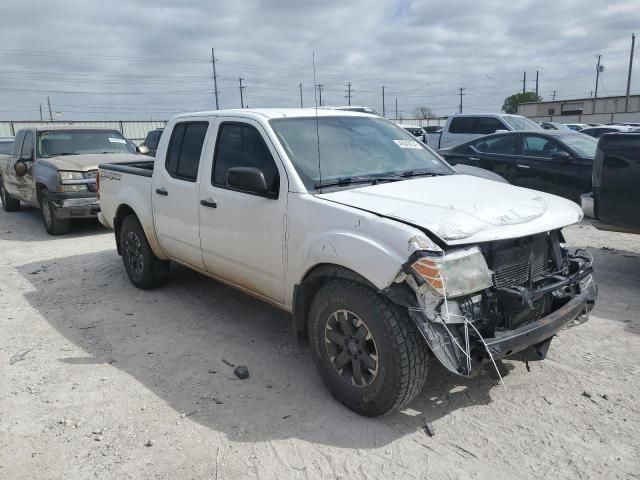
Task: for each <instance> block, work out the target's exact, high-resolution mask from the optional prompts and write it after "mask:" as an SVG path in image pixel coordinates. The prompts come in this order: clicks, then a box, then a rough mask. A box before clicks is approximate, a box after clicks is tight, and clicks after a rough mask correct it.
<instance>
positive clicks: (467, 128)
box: [449, 117, 477, 133]
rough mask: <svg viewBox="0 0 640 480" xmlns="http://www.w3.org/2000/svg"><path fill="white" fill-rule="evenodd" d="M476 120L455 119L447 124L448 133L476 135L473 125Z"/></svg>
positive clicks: (471, 118)
mask: <svg viewBox="0 0 640 480" xmlns="http://www.w3.org/2000/svg"><path fill="white" fill-rule="evenodd" d="M476 120H477V118H475V117H455V118H453V119H452V120H451V123H450V124H449V132H450V133H476V129H475V125H476Z"/></svg>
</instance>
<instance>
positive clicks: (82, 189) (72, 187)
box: [60, 183, 88, 192]
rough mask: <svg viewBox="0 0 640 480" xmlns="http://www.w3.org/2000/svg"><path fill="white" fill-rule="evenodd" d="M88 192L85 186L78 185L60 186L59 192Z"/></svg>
mask: <svg viewBox="0 0 640 480" xmlns="http://www.w3.org/2000/svg"><path fill="white" fill-rule="evenodd" d="M87 190H88V188H87V186H86V185H85V184H82V183H81V184H79V185H60V191H61V192H86V191H87Z"/></svg>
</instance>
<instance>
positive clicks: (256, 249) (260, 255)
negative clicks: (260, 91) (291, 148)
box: [200, 118, 288, 304]
mask: <svg viewBox="0 0 640 480" xmlns="http://www.w3.org/2000/svg"><path fill="white" fill-rule="evenodd" d="M217 131H218V133H217V138H216V148H215V153H214V155H213V156H212V157H210V158H208V159H207V162H206V163H207V168H206V169H205V170H204V175H203V176H202V180H201V187H200V189H201V191H200V195H201V196H200V198H201V206H200V239H201V241H202V254H203V257H204V262H205V267H206V269H207V271H208V272H210V273H211V274H212V275H215V276H216V277H218V278H220V279H222V280H226V281H228V282H231V283H233V284H234V285H237V286H239V287H242V288H245V289H247V290H249V291H251V292H254V293H257V294H259V295H261V296H263V297H266V298H268V299H270V300H272V301H273V302H276V303H279V304H282V303H284V292H285V288H284V283H285V282H284V272H285V250H284V241H285V231H286V212H287V191H288V182H287V176H286V173H285V170H284V167H283V166H282V164H281V162H280V158H279V157H278V154H277V152H276V150H275V148H274V146H273V144H272V143H271V140H270V139H269V138H268V136H267V135H266V134H265V131H264V129H263V128H262V126H261V125H260V124H259V123H258V122H255V121H252V120H248V119H242V120H234V119H231V118H229V119H223V120H221V122H220V124H219V127H218V128H217ZM233 167H253V168H257V169H259V170H260V171H262V172H263V174H264V177H265V180H266V183H267V186H268V187H269V188H270V194H269V196H261V195H258V194H255V193H248V192H243V191H238V190H234V189H233V188H231V187H230V186H229V185H228V184H227V172H228V171H229V169H230V168H233Z"/></svg>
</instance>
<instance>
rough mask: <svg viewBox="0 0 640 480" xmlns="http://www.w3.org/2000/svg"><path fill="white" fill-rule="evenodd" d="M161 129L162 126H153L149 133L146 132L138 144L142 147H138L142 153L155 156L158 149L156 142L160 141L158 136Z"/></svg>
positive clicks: (160, 133)
mask: <svg viewBox="0 0 640 480" xmlns="http://www.w3.org/2000/svg"><path fill="white" fill-rule="evenodd" d="M163 130H164V128H155V129H153V130H150V131H149V133H147V136H146V137H145V139H144V140H143V141H142V143H141V144H140V147H144V148H140V152H141V153H143V154H144V155H149V156H151V157H155V156H156V150H157V149H158V142H160V136H161V135H162V131H163Z"/></svg>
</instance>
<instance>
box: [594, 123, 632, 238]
mask: <svg viewBox="0 0 640 480" xmlns="http://www.w3.org/2000/svg"><path fill="white" fill-rule="evenodd" d="M639 186H640V133H624V134H622V133H607V134H605V135H603V136H602V137H600V141H599V142H598V153H597V154H596V159H595V162H594V165H593V192H592V193H588V194H585V195H583V196H582V209H583V210H584V212H585V214H586V215H587V216H588V217H591V218H593V219H594V221H593V222H592V223H593V225H594V226H595V227H596V228H598V229H600V230H612V231H617V232H628V233H638V234H640V215H639V214H638V211H640V188H638V187H639Z"/></svg>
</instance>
